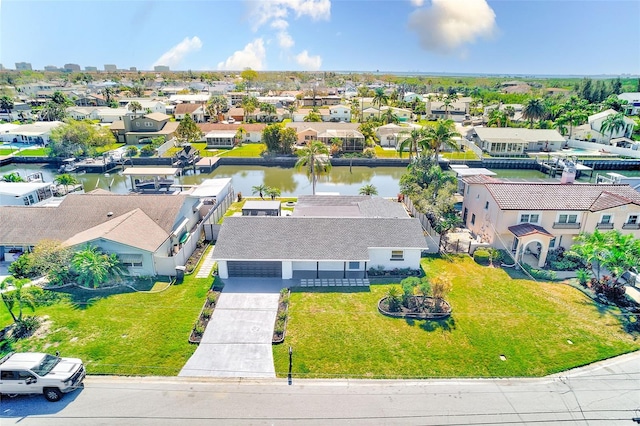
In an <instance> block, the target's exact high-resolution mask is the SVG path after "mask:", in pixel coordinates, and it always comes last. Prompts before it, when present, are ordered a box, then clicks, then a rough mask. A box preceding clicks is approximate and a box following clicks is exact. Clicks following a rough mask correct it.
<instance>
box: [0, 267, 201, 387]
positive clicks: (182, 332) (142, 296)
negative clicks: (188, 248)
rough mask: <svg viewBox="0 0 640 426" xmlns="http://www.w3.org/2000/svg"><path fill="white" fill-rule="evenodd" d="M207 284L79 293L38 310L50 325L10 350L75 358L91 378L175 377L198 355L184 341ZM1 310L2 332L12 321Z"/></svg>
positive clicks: (192, 282) (189, 281)
mask: <svg viewBox="0 0 640 426" xmlns="http://www.w3.org/2000/svg"><path fill="white" fill-rule="evenodd" d="M211 284H212V280H211V279H210V278H208V279H196V278H195V275H190V276H187V277H185V280H184V283H182V284H179V285H173V286H171V287H169V288H167V289H166V290H164V291H160V290H162V289H164V288H166V287H167V283H166V282H159V283H156V284H155V285H154V287H153V291H154V293H123V294H115V295H109V296H106V297H105V296H103V297H100V294H101V293H99V292H91V293H90V292H88V291H80V290H77V291H75V293H76V294H75V295H74V296H66V297H64V299H63V300H62V301H60V302H58V303H55V304H53V305H51V306H43V307H39V308H37V309H36V312H35V315H37V316H38V317H46V318H48V322H46V323H45V324H44V325H42V326H41V327H40V329H39V330H38V331H37V332H36V335H35V336H33V337H31V338H29V339H25V340H19V341H18V342H17V343H15V344H14V345H13V350H17V351H46V352H55V351H59V352H60V353H61V354H62V355H63V356H73V357H78V358H81V359H82V360H83V361H84V362H85V363H86V364H87V371H88V373H89V374H119V375H160V376H172V375H177V374H178V372H179V371H180V369H181V368H182V367H183V366H184V364H185V363H186V362H187V360H188V359H189V357H190V356H191V355H192V354H193V352H194V351H195V349H196V346H195V345H190V344H189V343H188V341H187V340H188V338H189V334H190V332H191V328H192V327H193V324H194V322H195V320H196V318H197V317H198V314H199V313H200V309H201V308H202V304H203V303H204V300H205V296H206V293H207V290H208V289H209V288H210V287H211ZM155 291H157V292H155ZM103 295H104V293H103ZM0 308H1V309H2V310H0V326H4V325H7V324H9V323H10V322H11V319H10V317H9V315H8V313H7V311H6V309H5V308H4V306H2V305H0ZM26 315H31V312H30V311H29V310H27V311H26ZM4 349H7V348H4Z"/></svg>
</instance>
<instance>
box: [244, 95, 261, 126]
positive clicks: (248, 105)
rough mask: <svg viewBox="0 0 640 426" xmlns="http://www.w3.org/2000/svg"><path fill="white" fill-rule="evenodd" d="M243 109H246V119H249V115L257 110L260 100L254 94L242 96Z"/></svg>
mask: <svg viewBox="0 0 640 426" xmlns="http://www.w3.org/2000/svg"><path fill="white" fill-rule="evenodd" d="M240 105H241V106H242V109H243V110H244V121H245V122H246V121H247V117H248V116H249V115H251V114H253V112H254V111H255V110H256V108H257V105H258V100H257V99H256V98H255V97H253V96H245V97H243V98H242V102H241V103H240Z"/></svg>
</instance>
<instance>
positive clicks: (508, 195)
mask: <svg viewBox="0 0 640 426" xmlns="http://www.w3.org/2000/svg"><path fill="white" fill-rule="evenodd" d="M574 176H575V170H571V169H570V168H565V171H564V172H563V178H562V180H561V182H560V183H558V182H549V183H547V182H545V183H539V182H510V181H505V180H500V179H496V178H493V177H489V176H485V175H476V176H470V177H466V178H464V179H463V181H464V193H463V195H464V201H463V205H462V212H463V213H462V218H463V221H464V224H465V225H466V227H467V228H469V229H470V230H471V232H472V233H473V235H474V237H475V238H476V239H477V241H478V242H482V243H488V244H490V245H491V246H493V247H496V248H499V249H504V250H508V251H510V252H512V253H513V255H514V257H515V258H516V260H521V259H522V256H523V254H527V253H531V254H533V255H535V256H536V257H537V259H538V262H537V265H535V266H538V267H542V266H543V265H544V264H545V261H546V258H547V253H548V251H549V250H552V249H557V248H559V247H563V248H565V249H568V248H570V247H571V246H572V245H573V243H574V239H575V237H576V236H577V235H579V234H580V233H581V232H593V231H594V230H596V229H599V230H612V229H615V230H619V231H620V232H622V233H623V234H632V235H634V236H635V237H636V238H640V193H638V192H637V191H634V190H633V189H632V188H631V187H630V186H629V185H615V184H580V183H573V177H574Z"/></svg>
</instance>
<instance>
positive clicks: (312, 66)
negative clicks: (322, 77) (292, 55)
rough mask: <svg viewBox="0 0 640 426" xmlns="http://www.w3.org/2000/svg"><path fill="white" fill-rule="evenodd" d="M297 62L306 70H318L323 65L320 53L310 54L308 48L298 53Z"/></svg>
mask: <svg viewBox="0 0 640 426" xmlns="http://www.w3.org/2000/svg"><path fill="white" fill-rule="evenodd" d="M296 62H297V63H298V65H300V66H301V67H302V68H304V69H305V70H306V71H317V70H319V69H320V67H321V66H322V58H321V57H320V55H316V56H309V52H307V51H306V50H303V51H302V52H300V53H299V54H298V55H296Z"/></svg>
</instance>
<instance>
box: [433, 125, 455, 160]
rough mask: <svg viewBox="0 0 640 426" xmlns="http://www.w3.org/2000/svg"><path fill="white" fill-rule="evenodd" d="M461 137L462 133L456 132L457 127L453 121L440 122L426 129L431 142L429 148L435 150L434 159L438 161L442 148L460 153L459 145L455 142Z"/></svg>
mask: <svg viewBox="0 0 640 426" xmlns="http://www.w3.org/2000/svg"><path fill="white" fill-rule="evenodd" d="M456 136H457V137H460V136H461V135H460V133H458V132H456V125H455V123H454V122H453V120H442V119H440V120H438V121H436V124H435V125H434V126H430V127H427V128H426V137H427V139H428V140H429V146H430V148H431V149H432V150H433V159H434V161H436V162H437V161H438V156H439V154H440V148H441V147H443V146H444V147H445V148H451V149H453V150H454V151H458V149H459V148H458V144H457V143H456V141H454V140H453V138H454V137H456Z"/></svg>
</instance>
